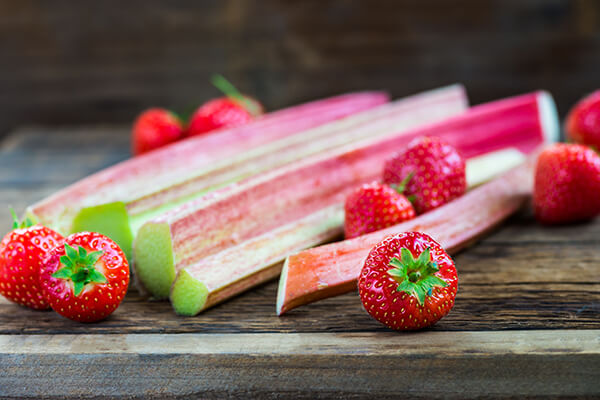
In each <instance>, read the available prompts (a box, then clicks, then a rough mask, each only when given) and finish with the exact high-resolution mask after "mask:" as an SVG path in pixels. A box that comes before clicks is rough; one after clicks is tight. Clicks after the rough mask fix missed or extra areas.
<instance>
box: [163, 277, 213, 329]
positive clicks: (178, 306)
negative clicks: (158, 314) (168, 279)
mask: <svg viewBox="0 0 600 400" xmlns="http://www.w3.org/2000/svg"><path fill="white" fill-rule="evenodd" d="M207 298H208V289H207V288H206V286H205V285H204V284H203V283H202V282H200V281H199V280H198V279H196V278H194V277H192V275H190V274H189V273H188V272H187V271H186V270H185V269H184V270H182V271H180V272H179V274H178V275H177V279H176V280H175V283H174V284H173V288H172V289H171V296H170V300H171V304H172V305H173V308H174V309H175V312H176V313H177V314H179V315H183V316H187V317H192V316H194V315H197V314H198V313H199V312H200V311H202V310H203V309H204V305H205V304H206V299H207Z"/></svg>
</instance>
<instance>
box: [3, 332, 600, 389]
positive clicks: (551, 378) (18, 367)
mask: <svg viewBox="0 0 600 400" xmlns="http://www.w3.org/2000/svg"><path fill="white" fill-rule="evenodd" d="M442 354H443V356H441V355H442ZM0 363H1V365H2V366H3V369H2V374H0V387H1V388H3V392H2V395H3V396H7V397H11V396H15V397H16V396H23V393H27V396H24V397H29V398H53V397H54V396H72V397H78V398H87V397H93V398H108V397H113V398H114V397H118V398H125V397H126V398H144V399H148V398H164V397H162V396H173V397H176V396H181V397H182V398H195V397H202V398H223V397H236V398H237V397H241V396H247V395H248V394H249V393H251V396H252V397H253V398H256V397H260V398H278V397H279V396H285V397H301V398H333V397H335V398H339V395H340V393H344V396H343V397H344V398H372V397H373V396H374V395H375V394H376V395H377V398H411V399H412V398H434V397H436V398H437V397H444V398H460V399H466V398H475V397H477V398H481V397H482V394H483V395H484V397H485V398H506V397H510V396H514V395H519V396H544V397H556V398H567V397H568V398H577V397H582V398H583V397H585V396H590V397H591V396H593V395H597V394H598V393H599V390H600V388H599V387H598V384H597V382H598V379H599V378H600V369H598V364H599V363H600V331H598V330H589V331H570V330H561V331H526V332H486V333H478V332H457V333H447V332H444V333H442V332H426V333H421V334H412V335H411V334H405V335H399V334H394V333H390V332H388V333H356V334H347V333H346V334H331V333H314V334H291V333H290V334H286V335H280V334H237V335H231V334H228V335H218V334H184V335H62V336H48V335H42V336H24V335H11V336H0ZM407 372H408V373H407ZM57 382H60V384H57ZM564 382H568V385H565V384H564Z"/></svg>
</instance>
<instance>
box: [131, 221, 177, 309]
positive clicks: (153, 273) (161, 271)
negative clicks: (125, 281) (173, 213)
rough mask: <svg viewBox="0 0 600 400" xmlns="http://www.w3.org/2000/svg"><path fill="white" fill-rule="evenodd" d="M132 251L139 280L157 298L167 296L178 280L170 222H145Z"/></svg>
mask: <svg viewBox="0 0 600 400" xmlns="http://www.w3.org/2000/svg"><path fill="white" fill-rule="evenodd" d="M133 251H134V254H135V275H136V279H137V281H138V283H139V284H141V285H142V287H143V289H145V290H146V291H148V292H149V293H150V294H151V295H152V297H154V298H155V299H166V298H168V297H169V292H170V290H171V285H172V284H173V281H174V280H175V259H174V257H173V245H172V239H171V229H170V228H169V224H167V223H152V222H150V223H147V224H144V225H143V226H142V227H141V228H140V230H139V231H138V233H137V236H136V239H135V242H134V245H133Z"/></svg>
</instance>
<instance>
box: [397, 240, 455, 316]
mask: <svg viewBox="0 0 600 400" xmlns="http://www.w3.org/2000/svg"><path fill="white" fill-rule="evenodd" d="M400 257H401V260H399V259H398V258H396V257H394V258H392V259H391V260H390V266H391V267H393V268H392V269H390V270H388V274H390V275H391V276H393V277H394V279H395V280H396V281H398V283H399V284H398V287H397V288H396V291H397V292H406V293H408V294H409V295H412V296H415V297H416V298H417V300H418V302H419V304H420V305H423V303H425V297H426V296H431V292H432V289H433V288H434V287H446V286H448V284H447V283H446V282H445V281H444V280H443V279H441V278H439V277H437V276H435V275H434V274H435V273H436V272H438V271H439V268H438V265H437V263H436V262H433V261H431V253H430V251H429V248H427V249H425V251H423V252H422V253H421V254H420V255H419V257H418V258H417V259H415V258H413V255H412V253H411V252H410V250H408V249H407V248H402V249H401V250H400Z"/></svg>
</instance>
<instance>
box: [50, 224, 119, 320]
mask: <svg viewBox="0 0 600 400" xmlns="http://www.w3.org/2000/svg"><path fill="white" fill-rule="evenodd" d="M41 278H42V287H43V291H44V296H45V297H46V299H47V301H48V302H49V303H50V306H52V309H53V310H54V311H56V312H57V313H59V314H60V315H62V316H64V317H67V318H70V319H72V320H75V321H80V322H94V321H99V320H101V319H104V318H106V317H107V316H109V315H110V314H111V313H112V312H113V311H115V310H116V309H117V307H118V306H119V304H120V303H121V301H122V300H123V298H124V297H125V293H126V292H127V286H128V285H129V265H128V264H127V259H126V258H125V254H123V251H122V250H121V249H120V248H119V246H117V244H116V243H115V242H113V241H112V240H110V239H109V238H107V237H106V236H104V235H101V234H99V233H93V232H79V233H74V234H72V235H70V236H68V237H67V238H66V239H65V244H64V245H61V246H57V247H55V248H54V249H52V251H50V254H49V256H48V259H47V260H46V262H45V263H44V266H43V267H42V272H41Z"/></svg>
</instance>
